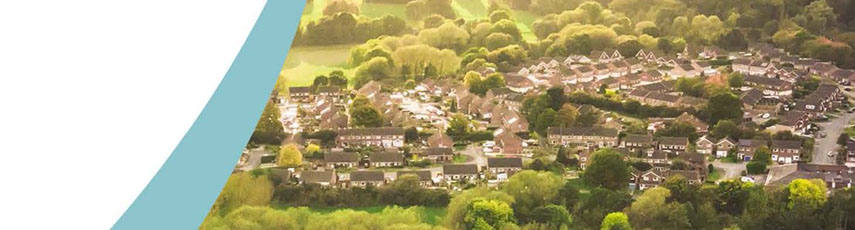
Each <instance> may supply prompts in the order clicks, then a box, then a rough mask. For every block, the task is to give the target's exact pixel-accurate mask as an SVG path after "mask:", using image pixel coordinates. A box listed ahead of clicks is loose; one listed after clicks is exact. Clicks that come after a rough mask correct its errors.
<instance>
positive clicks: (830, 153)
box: [826, 151, 834, 157]
mask: <svg viewBox="0 0 855 230" xmlns="http://www.w3.org/2000/svg"><path fill="white" fill-rule="evenodd" d="M826 155H828V157H834V151H828V153H826Z"/></svg>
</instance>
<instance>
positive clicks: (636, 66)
mask: <svg viewBox="0 0 855 230" xmlns="http://www.w3.org/2000/svg"><path fill="white" fill-rule="evenodd" d="M639 52H641V50H639ZM623 62H624V63H625V64H626V65H627V68H629V73H638V72H641V70H643V69H644V66H642V65H641V61H639V60H638V59H636V58H627V59H626V60H624V61H623Z"/></svg>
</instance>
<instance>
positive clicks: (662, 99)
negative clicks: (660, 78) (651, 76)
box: [642, 92, 680, 107]
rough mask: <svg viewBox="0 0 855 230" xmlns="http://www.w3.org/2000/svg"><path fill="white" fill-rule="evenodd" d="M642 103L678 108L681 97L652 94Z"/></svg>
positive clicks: (658, 93)
mask: <svg viewBox="0 0 855 230" xmlns="http://www.w3.org/2000/svg"><path fill="white" fill-rule="evenodd" d="M642 102H644V103H645V104H649V105H654V106H658V105H664V106H668V107H675V106H677V103H679V102H680V96H677V95H671V94H667V93H660V92H650V93H648V94H647V96H646V97H645V98H644V100H643V101H642Z"/></svg>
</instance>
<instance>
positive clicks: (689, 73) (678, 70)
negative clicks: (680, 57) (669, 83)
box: [668, 64, 701, 77]
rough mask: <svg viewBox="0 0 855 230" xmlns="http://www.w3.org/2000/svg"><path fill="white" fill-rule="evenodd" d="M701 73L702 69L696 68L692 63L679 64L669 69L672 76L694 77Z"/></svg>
mask: <svg viewBox="0 0 855 230" xmlns="http://www.w3.org/2000/svg"><path fill="white" fill-rule="evenodd" d="M700 74H701V71H700V69H695V67H694V66H692V65H691V64H682V65H677V66H675V67H674V68H673V69H671V70H669V71H668V75H671V76H672V77H694V76H698V75H700Z"/></svg>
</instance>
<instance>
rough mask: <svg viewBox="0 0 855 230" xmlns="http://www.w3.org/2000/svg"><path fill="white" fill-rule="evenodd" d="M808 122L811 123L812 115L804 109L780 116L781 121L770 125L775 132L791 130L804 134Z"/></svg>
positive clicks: (794, 132)
mask: <svg viewBox="0 0 855 230" xmlns="http://www.w3.org/2000/svg"><path fill="white" fill-rule="evenodd" d="M808 124H810V116H809V115H808V113H806V112H804V111H799V110H794V111H790V112H788V113H787V114H785V115H784V116H782V117H781V118H780V121H779V122H778V123H777V124H775V125H773V126H771V127H769V128H768V129H769V130H770V131H772V132H773V133H777V132H782V131H789V132H790V133H793V134H803V133H804V132H805V131H806V129H807V126H808Z"/></svg>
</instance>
